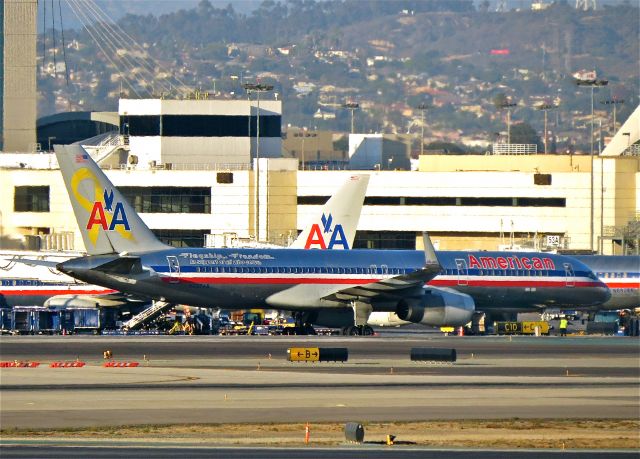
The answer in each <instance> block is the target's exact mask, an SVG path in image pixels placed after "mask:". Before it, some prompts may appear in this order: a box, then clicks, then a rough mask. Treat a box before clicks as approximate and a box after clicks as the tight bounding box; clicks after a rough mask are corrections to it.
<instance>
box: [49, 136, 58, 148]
mask: <svg viewBox="0 0 640 459" xmlns="http://www.w3.org/2000/svg"><path fill="white" fill-rule="evenodd" d="M56 138H57V137H56V136H52V137H49V151H51V141H52V140H54V139H56Z"/></svg>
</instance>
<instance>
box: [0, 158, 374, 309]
mask: <svg viewBox="0 0 640 459" xmlns="http://www.w3.org/2000/svg"><path fill="white" fill-rule="evenodd" d="M79 154H81V155H86V154H87V153H86V152H84V150H83V152H82V153H79ZM79 158H80V157H79ZM368 183H369V175H367V174H354V175H352V176H350V177H349V178H348V180H347V181H346V182H345V183H344V184H343V185H342V186H341V187H340V188H339V189H338V190H337V191H336V192H335V193H334V195H333V196H332V197H331V198H330V199H329V200H328V201H327V202H326V203H325V204H324V205H323V206H322V207H320V209H319V212H318V213H317V214H316V215H314V216H313V218H312V219H311V221H309V222H308V224H307V225H306V227H305V228H304V229H303V231H302V232H301V233H300V235H299V236H298V237H297V239H296V240H295V241H294V242H293V243H292V245H291V246H290V247H291V248H298V249H304V248H307V249H308V248H326V249H333V250H343V249H350V248H351V247H352V246H353V241H354V239H355V234H356V228H357V225H358V220H359V219H360V212H361V210H362V203H363V201H364V196H365V194H366V190H367V185H368ZM80 199H81V198H80ZM81 202H84V201H82V200H81ZM116 208H117V209H119V207H118V206H117V205H116ZM96 209H97V210H96V212H97V214H96V215H98V217H99V216H100V209H99V208H98V207H96ZM102 212H104V209H103V210H102ZM163 247H164V245H163ZM273 247H275V246H273ZM79 255H80V254H79V253H77V254H65V253H64V252H18V251H11V252H9V251H6V252H1V253H0V307H13V306H42V305H49V306H60V307H62V306H65V307H95V306H96V305H97V306H103V307H120V306H123V305H127V303H128V302H130V301H131V299H132V298H130V297H129V298H127V297H126V296H125V295H123V294H121V293H120V292H118V291H116V290H114V289H112V288H106V287H101V286H98V285H92V284H90V283H89V284H88V283H85V282H81V281H79V280H77V279H74V278H73V277H69V276H67V275H66V274H64V273H62V272H60V271H57V270H56V269H55V267H56V266H57V265H58V264H59V263H61V262H63V261H66V260H68V259H69V258H71V257H72V256H76V257H77V256H79ZM25 260H27V261H26V262H25ZM139 300H140V301H144V300H147V298H146V297H139ZM148 300H149V301H150V300H151V298H148ZM140 301H138V303H139V302H140Z"/></svg>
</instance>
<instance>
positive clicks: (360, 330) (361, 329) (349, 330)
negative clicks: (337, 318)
mask: <svg viewBox="0 0 640 459" xmlns="http://www.w3.org/2000/svg"><path fill="white" fill-rule="evenodd" d="M342 334H343V335H344V336H371V335H373V328H371V327H370V326H369V325H351V326H349V327H343V328H342Z"/></svg>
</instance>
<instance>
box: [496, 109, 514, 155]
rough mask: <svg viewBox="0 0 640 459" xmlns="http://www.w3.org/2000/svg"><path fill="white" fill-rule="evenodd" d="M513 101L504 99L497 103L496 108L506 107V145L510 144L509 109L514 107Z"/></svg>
mask: <svg viewBox="0 0 640 459" xmlns="http://www.w3.org/2000/svg"><path fill="white" fill-rule="evenodd" d="M516 105H518V104H516V103H515V102H509V101H508V100H505V101H504V102H501V103H500V104H499V105H498V108H506V109H507V145H511V109H512V108H513V107H515V106H516Z"/></svg>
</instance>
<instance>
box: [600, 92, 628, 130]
mask: <svg viewBox="0 0 640 459" xmlns="http://www.w3.org/2000/svg"><path fill="white" fill-rule="evenodd" d="M600 103H601V104H604V105H613V133H614V134H615V133H616V129H618V126H617V123H616V108H617V107H618V104H624V99H616V98H615V97H614V98H613V99H607V100H601V101H600Z"/></svg>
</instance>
